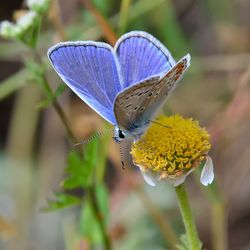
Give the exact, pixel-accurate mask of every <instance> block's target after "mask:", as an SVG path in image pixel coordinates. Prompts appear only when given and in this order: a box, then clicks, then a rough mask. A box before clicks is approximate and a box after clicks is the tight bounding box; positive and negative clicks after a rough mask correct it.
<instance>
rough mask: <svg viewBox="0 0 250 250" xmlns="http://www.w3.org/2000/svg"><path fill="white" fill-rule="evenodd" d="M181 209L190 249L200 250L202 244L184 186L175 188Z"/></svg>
mask: <svg viewBox="0 0 250 250" xmlns="http://www.w3.org/2000/svg"><path fill="white" fill-rule="evenodd" d="M175 192H176V195H177V199H178V203H179V207H180V210H181V215H182V219H183V222H184V225H185V229H186V234H187V239H188V244H189V249H190V250H200V249H201V242H200V240H199V237H198V233H197V230H196V226H195V223H194V220H193V216H192V212H191V208H190V205H189V202H188V196H187V193H186V190H185V186H184V184H181V185H179V186H177V187H175Z"/></svg>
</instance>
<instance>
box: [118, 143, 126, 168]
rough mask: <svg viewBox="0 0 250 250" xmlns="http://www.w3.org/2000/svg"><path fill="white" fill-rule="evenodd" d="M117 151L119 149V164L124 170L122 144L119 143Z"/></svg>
mask: <svg viewBox="0 0 250 250" xmlns="http://www.w3.org/2000/svg"><path fill="white" fill-rule="evenodd" d="M119 149H120V156H121V163H122V169H123V170H125V169H126V167H125V163H124V160H123V159H124V158H123V152H122V144H121V142H120V143H119Z"/></svg>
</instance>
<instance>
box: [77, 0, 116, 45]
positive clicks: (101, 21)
mask: <svg viewBox="0 0 250 250" xmlns="http://www.w3.org/2000/svg"><path fill="white" fill-rule="evenodd" d="M80 2H81V3H82V4H83V5H84V6H85V8H86V9H87V10H88V11H89V12H90V13H91V14H92V15H93V16H94V18H95V19H96V22H97V24H98V25H99V26H100V28H101V30H102V32H103V34H104V36H105V37H106V39H107V40H108V42H109V43H110V44H111V45H115V42H116V40H117V35H116V33H115V32H114V31H113V28H112V27H111V25H110V24H109V21H108V20H107V19H106V18H105V17H104V16H103V15H102V13H101V12H100V11H99V10H98V9H97V8H96V7H95V6H94V5H93V3H92V2H91V1H89V0H80Z"/></svg>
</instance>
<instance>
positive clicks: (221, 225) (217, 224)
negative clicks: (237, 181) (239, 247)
mask: <svg viewBox="0 0 250 250" xmlns="http://www.w3.org/2000/svg"><path fill="white" fill-rule="evenodd" d="M211 209H212V244H213V250H227V249H228V247H227V233H226V232H227V229H226V228H227V219H226V214H225V205H224V203H223V202H220V201H218V202H213V203H212V207H211Z"/></svg>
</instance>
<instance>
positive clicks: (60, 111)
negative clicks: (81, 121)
mask: <svg viewBox="0 0 250 250" xmlns="http://www.w3.org/2000/svg"><path fill="white" fill-rule="evenodd" d="M43 82H44V84H45V85H46V88H47V89H48V90H49V91H50V94H51V95H52V96H54V94H53V91H52V89H51V87H50V85H49V83H48V82H47V80H46V78H45V76H44V78H43ZM52 105H53V107H54V108H55V110H56V112H57V114H58V116H59V117H60V119H61V121H62V123H63V125H64V127H65V129H66V132H67V134H68V137H69V139H70V140H71V141H72V142H73V143H76V142H77V139H76V137H75V135H74V133H73V131H72V130H71V127H70V125H69V121H68V118H67V116H66V114H65V113H64V111H63V109H62V107H61V105H60V104H59V102H58V101H57V100H56V98H53V103H52Z"/></svg>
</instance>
